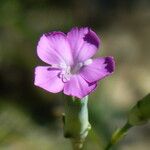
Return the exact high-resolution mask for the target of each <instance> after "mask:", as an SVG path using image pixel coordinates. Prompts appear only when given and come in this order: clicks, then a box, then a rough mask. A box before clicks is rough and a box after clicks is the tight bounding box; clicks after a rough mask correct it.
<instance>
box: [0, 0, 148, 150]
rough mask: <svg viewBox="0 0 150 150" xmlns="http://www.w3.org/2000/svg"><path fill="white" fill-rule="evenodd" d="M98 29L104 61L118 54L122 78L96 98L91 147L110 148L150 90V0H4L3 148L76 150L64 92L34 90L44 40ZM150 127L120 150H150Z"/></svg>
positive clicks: (0, 30) (0, 44)
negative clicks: (68, 133) (66, 131)
mask: <svg viewBox="0 0 150 150" xmlns="http://www.w3.org/2000/svg"><path fill="white" fill-rule="evenodd" d="M73 26H90V27H92V29H93V30H95V31H96V32H97V33H98V35H99V36H100V37H101V40H102V45H101V50H100V51H99V53H98V54H97V56H107V55H112V56H114V57H115V60H116V71H115V73H114V74H113V75H112V76H111V77H109V78H106V79H104V80H102V81H101V82H100V83H99V86H98V88H97V90H96V91H95V92H94V93H92V94H91V96H90V100H89V116H90V122H91V124H92V127H93V130H92V131H91V132H90V135H89V136H88V138H87V141H86V143H85V145H84V150H91V149H92V150H102V147H103V146H104V145H105V144H106V141H107V140H108V139H109V136H110V134H111V132H112V131H114V130H115V129H116V128H117V127H120V126H122V125H123V124H124V123H125V120H126V114H127V111H128V110H129V109H130V108H131V107H132V106H133V105H134V104H135V103H136V101H137V100H138V99H140V98H142V97H143V96H144V95H146V94H147V93H148V92H149V91H150V68H149V65H150V61H149V59H150V53H149V52H150V51H149V50H150V44H149V39H150V1H149V0H126V1H125V0H80V1H78V0H64V1H63V0H62V1H56V0H25V1H23V0H0V150H70V149H71V145H70V142H69V140H66V139H65V138H63V129H62V128H63V125H62V120H61V115H62V112H63V111H64V110H63V100H62V94H51V93H47V92H45V91H43V90H42V89H38V88H37V87H35V86H34V85H33V80H34V68H35V66H37V65H42V64H44V63H42V61H40V60H39V59H38V57H37V55H36V45H37V42H38V40H39V38H40V36H41V35H42V34H43V33H45V32H49V31H53V30H61V31H64V32H67V31H68V30H70V29H71V28H72V27H73ZM149 147H150V126H149V125H144V126H142V127H135V128H134V129H132V130H131V131H130V132H129V134H128V135H127V137H126V138H125V139H124V141H121V142H120V143H119V144H118V146H116V147H115V148H114V149H118V150H149Z"/></svg>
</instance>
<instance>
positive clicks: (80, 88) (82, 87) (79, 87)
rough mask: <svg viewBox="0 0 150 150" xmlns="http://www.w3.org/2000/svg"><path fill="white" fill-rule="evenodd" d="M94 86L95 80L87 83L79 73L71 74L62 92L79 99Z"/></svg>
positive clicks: (87, 93)
mask: <svg viewBox="0 0 150 150" xmlns="http://www.w3.org/2000/svg"><path fill="white" fill-rule="evenodd" d="M96 86H97V84H96V82H95V83H92V84H89V83H88V82H86V81H85V80H84V79H83V78H82V77H81V76H80V75H73V76H72V77H71V79H70V81H69V82H66V83H65V86H64V93H65V94H66V95H70V96H75V97H77V98H80V99H81V98H83V97H85V96H87V95H89V93H90V92H92V91H93V90H94V89H95V88H96Z"/></svg>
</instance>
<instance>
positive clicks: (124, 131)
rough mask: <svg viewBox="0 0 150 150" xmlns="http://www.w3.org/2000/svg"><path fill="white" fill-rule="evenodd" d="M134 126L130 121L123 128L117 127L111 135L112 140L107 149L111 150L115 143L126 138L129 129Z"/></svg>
mask: <svg viewBox="0 0 150 150" xmlns="http://www.w3.org/2000/svg"><path fill="white" fill-rule="evenodd" d="M131 127H132V125H130V124H129V123H126V124H125V125H124V126H123V127H122V128H120V129H117V130H116V131H115V132H114V134H113V135H112V137H111V140H110V142H109V143H108V145H107V146H106V148H105V150H109V149H111V148H112V146H113V145H115V144H116V143H118V142H119V141H120V140H121V139H122V138H124V137H125V136H126V134H127V132H128V130H129V129H130V128H131Z"/></svg>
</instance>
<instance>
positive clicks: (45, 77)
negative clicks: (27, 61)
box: [34, 66, 64, 93]
mask: <svg viewBox="0 0 150 150" xmlns="http://www.w3.org/2000/svg"><path fill="white" fill-rule="evenodd" d="M59 73H60V70H58V69H52V68H50V67H47V66H38V67H36V68H35V81H34V84H35V85H36V86H38V87H41V88H43V89H45V90H47V91H49V92H52V93H58V92H60V91H62V90H63V87H64V83H63V82H62V80H61V79H60V78H59V77H58V74H59Z"/></svg>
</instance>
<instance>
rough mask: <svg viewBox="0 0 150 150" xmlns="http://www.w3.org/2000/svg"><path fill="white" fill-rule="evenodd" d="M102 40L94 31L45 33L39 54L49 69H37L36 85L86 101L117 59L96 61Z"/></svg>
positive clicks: (38, 49) (112, 67)
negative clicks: (84, 98)
mask: <svg viewBox="0 0 150 150" xmlns="http://www.w3.org/2000/svg"><path fill="white" fill-rule="evenodd" d="M99 43H100V40H99V38H98V36H97V35H96V33H95V32H93V31H92V30H91V29H90V28H87V27H86V28H77V27H76V28H73V29H72V30H71V31H70V32H68V33H67V34H64V33H63V32H51V33H47V34H44V35H43V36H42V37H41V38H40V41H39V43H38V46H37V54H38V56H39V58H40V59H41V60H43V61H44V62H45V63H47V64H48V66H38V67H36V69H35V81H34V84H35V85H36V86H38V87H41V88H43V89H45V90H47V91H49V92H52V93H58V92H61V91H63V92H64V94H66V95H71V96H75V97H78V98H80V99H81V98H83V97H85V96H86V95H88V94H89V93H91V92H92V91H93V90H94V89H95V88H96V86H97V82H98V81H99V80H101V79H102V78H104V77H106V76H108V75H110V74H112V72H113V71H114V66H115V63H114V59H113V57H102V58H96V59H93V58H92V57H93V56H94V55H95V53H96V52H97V50H98V47H99Z"/></svg>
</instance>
